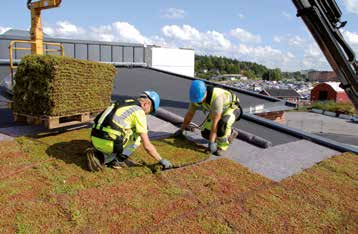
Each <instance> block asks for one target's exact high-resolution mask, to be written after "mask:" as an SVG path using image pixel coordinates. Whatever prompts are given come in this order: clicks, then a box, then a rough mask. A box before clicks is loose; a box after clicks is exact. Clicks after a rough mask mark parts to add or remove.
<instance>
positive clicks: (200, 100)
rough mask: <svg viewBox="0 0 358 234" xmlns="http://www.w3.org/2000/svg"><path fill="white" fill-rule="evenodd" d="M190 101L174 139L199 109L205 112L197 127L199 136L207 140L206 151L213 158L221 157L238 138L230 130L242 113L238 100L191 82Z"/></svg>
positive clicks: (200, 82)
mask: <svg viewBox="0 0 358 234" xmlns="http://www.w3.org/2000/svg"><path fill="white" fill-rule="evenodd" d="M190 101H191V103H190V106H189V109H188V112H187V113H186V115H185V118H184V122H183V124H182V126H181V128H180V129H179V130H178V131H177V132H175V134H174V136H176V137H180V136H182V135H183V131H184V130H185V129H186V127H187V126H188V125H189V124H190V122H191V120H192V119H193V117H194V114H195V112H196V110H197V109H198V108H199V107H201V108H202V109H203V111H204V113H205V112H207V111H208V112H209V114H208V117H207V119H206V120H205V122H204V123H203V125H202V126H201V134H202V136H203V137H204V138H205V139H207V140H209V144H208V150H209V151H210V152H211V153H212V154H215V155H217V156H221V155H223V153H224V151H226V150H227V149H228V147H229V144H230V143H231V141H232V140H233V139H234V138H236V136H237V135H238V133H237V131H236V130H234V129H232V128H231V127H232V125H233V124H234V123H235V122H236V121H238V120H239V119H240V117H241V113H242V110H241V107H240V104H239V99H238V97H237V96H236V95H235V94H234V93H232V92H231V91H228V90H225V89H222V88H216V87H213V86H208V87H206V85H205V83H204V82H203V81H201V80H194V81H193V82H192V84H191V87H190Z"/></svg>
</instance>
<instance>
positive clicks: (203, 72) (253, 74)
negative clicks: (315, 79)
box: [195, 55, 283, 80]
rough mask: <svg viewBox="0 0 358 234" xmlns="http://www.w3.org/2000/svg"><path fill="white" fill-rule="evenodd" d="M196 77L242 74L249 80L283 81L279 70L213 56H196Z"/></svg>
mask: <svg viewBox="0 0 358 234" xmlns="http://www.w3.org/2000/svg"><path fill="white" fill-rule="evenodd" d="M195 72H196V76H197V77H200V78H204V79H210V78H212V77H215V76H217V75H222V74H241V75H243V76H246V77H248V78H249V79H264V80H281V79H282V77H283V76H282V72H281V70H280V69H279V68H276V69H269V68H267V67H266V66H264V65H261V64H257V63H254V62H243V61H239V60H237V59H231V58H226V57H218V56H211V55H209V56H208V55H195Z"/></svg>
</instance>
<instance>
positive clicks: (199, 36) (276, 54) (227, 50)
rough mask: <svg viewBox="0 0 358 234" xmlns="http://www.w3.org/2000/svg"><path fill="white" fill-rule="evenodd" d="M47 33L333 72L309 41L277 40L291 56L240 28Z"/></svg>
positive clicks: (63, 24) (60, 27)
mask: <svg viewBox="0 0 358 234" xmlns="http://www.w3.org/2000/svg"><path fill="white" fill-rule="evenodd" d="M2 28H3V27H2ZM2 28H0V29H2ZM44 31H45V32H46V33H47V34H49V35H50V36H56V37H66V38H74V39H87V40H104V41H118V42H129V43H142V44H157V45H164V46H167V47H185V48H193V49H194V50H195V51H196V53H198V54H210V55H217V56H226V57H231V58H236V59H239V60H241V61H251V62H256V63H259V64H263V65H265V66H268V67H270V68H276V67H279V68H281V69H282V70H284V71H287V70H288V71H295V70H302V69H308V68H315V69H323V70H327V69H329V66H328V63H327V62H326V60H325V58H324V56H323V55H322V53H321V52H320V50H319V48H318V47H317V46H316V45H315V44H314V43H312V44H311V45H309V44H310V43H308V42H309V40H308V39H304V38H302V37H299V36H275V37H274V41H275V42H278V43H286V44H287V45H291V46H292V48H293V47H295V48H296V47H298V48H299V50H293V51H294V52H291V51H290V47H287V48H288V49H287V50H286V49H285V50H279V49H277V48H273V47H272V46H269V45H258V46H255V45H254V44H252V43H251V42H260V41H261V38H260V36H258V35H254V34H252V33H249V32H247V31H245V30H243V29H240V28H236V29H233V30H230V31H229V32H218V31H216V30H207V31H200V30H198V29H197V28H195V27H193V26H191V25H166V26H164V27H162V29H161V33H160V34H157V35H152V36H144V35H143V34H142V33H141V32H140V31H139V30H138V29H137V28H136V27H135V26H134V25H131V24H130V23H128V22H114V23H112V24H109V25H99V26H93V27H90V28H82V27H79V26H77V25H74V24H72V23H70V22H68V21H60V22H58V23H56V24H55V25H54V26H53V27H49V26H46V27H45V28H44ZM343 34H344V35H345V37H346V38H347V40H348V41H350V42H351V43H352V44H354V45H357V40H358V39H357V37H358V34H357V33H352V32H349V31H343ZM226 35H230V36H231V37H235V38H238V39H239V40H240V42H238V41H236V40H235V41H231V40H230V39H229V38H227V37H226ZM302 45H304V46H302Z"/></svg>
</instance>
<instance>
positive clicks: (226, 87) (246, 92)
mask: <svg viewBox="0 0 358 234" xmlns="http://www.w3.org/2000/svg"><path fill="white" fill-rule="evenodd" d="M147 68H148V69H151V70H154V71H158V72H163V73H166V74H169V75H174V76H178V77H180V78H184V79H188V80H202V81H204V82H205V83H207V84H213V85H216V86H219V87H223V88H225V89H230V90H233V91H236V92H239V93H243V94H247V95H251V96H256V97H259V98H262V99H266V100H268V101H271V102H282V100H281V99H278V98H274V97H269V96H265V95H262V94H259V93H255V92H252V91H248V90H245V89H240V88H236V87H231V86H229V85H224V84H219V83H216V82H213V81H208V80H204V79H201V78H197V77H191V76H186V75H182V74H177V73H173V72H169V71H164V70H161V69H158V68H153V67H147Z"/></svg>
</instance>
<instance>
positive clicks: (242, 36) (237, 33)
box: [230, 28, 261, 43]
mask: <svg viewBox="0 0 358 234" xmlns="http://www.w3.org/2000/svg"><path fill="white" fill-rule="evenodd" d="M230 35H231V36H233V37H235V38H236V39H238V40H239V41H242V42H253V43H258V42H261V37H260V36H259V35H254V34H252V33H250V32H248V31H246V30H244V29H242V28H236V29H233V30H231V31H230Z"/></svg>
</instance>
